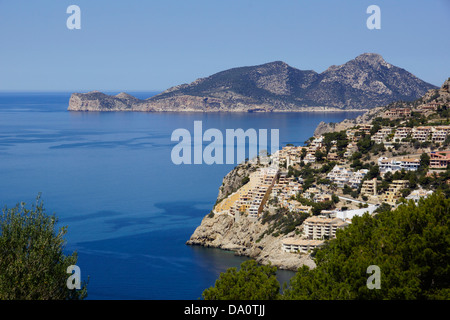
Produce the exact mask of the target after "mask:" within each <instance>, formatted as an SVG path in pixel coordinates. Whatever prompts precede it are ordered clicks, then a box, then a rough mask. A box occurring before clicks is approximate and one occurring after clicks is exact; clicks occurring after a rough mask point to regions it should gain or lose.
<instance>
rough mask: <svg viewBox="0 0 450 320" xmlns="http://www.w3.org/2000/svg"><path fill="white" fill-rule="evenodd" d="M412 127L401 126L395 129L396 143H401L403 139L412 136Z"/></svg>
mask: <svg viewBox="0 0 450 320" xmlns="http://www.w3.org/2000/svg"><path fill="white" fill-rule="evenodd" d="M411 132H412V128H409V127H400V128H397V129H396V130H395V134H394V139H393V141H394V142H396V143H401V142H402V140H403V139H406V138H408V137H410V136H411Z"/></svg>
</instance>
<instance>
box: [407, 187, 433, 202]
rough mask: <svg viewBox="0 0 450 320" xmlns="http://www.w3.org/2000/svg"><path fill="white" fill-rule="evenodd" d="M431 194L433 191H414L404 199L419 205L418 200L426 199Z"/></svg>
mask: <svg viewBox="0 0 450 320" xmlns="http://www.w3.org/2000/svg"><path fill="white" fill-rule="evenodd" d="M431 194H433V191H431V190H424V189H419V190H414V191H413V192H411V193H410V194H409V195H408V196H407V197H406V198H405V199H406V200H413V201H414V203H416V204H417V203H419V201H420V199H425V198H428V197H429V196H430V195H431Z"/></svg>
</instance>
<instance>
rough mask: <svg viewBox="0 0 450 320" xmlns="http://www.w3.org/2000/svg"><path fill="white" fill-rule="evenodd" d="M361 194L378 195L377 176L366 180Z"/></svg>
mask: <svg viewBox="0 0 450 320" xmlns="http://www.w3.org/2000/svg"><path fill="white" fill-rule="evenodd" d="M361 195H365V196H376V195H377V178H373V179H371V180H365V181H364V182H363V184H362V186H361Z"/></svg>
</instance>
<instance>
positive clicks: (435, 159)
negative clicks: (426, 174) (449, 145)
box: [429, 150, 450, 169]
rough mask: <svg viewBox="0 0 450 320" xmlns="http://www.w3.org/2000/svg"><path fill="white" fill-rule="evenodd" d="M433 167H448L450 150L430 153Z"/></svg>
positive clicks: (431, 166)
mask: <svg viewBox="0 0 450 320" xmlns="http://www.w3.org/2000/svg"><path fill="white" fill-rule="evenodd" d="M429 156H430V168H431V169H446V168H447V166H448V165H449V164H450V150H447V151H434V152H431V153H429Z"/></svg>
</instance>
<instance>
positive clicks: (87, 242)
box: [0, 92, 360, 300]
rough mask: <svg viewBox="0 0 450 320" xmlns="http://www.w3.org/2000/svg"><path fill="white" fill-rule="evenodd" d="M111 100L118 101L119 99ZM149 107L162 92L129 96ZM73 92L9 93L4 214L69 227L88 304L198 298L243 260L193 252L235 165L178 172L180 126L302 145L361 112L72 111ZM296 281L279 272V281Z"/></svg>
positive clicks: (1, 189) (4, 102) (1, 111)
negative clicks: (31, 214) (38, 206)
mask: <svg viewBox="0 0 450 320" xmlns="http://www.w3.org/2000/svg"><path fill="white" fill-rule="evenodd" d="M116 93H117V92H115V93H111V94H116ZM131 94H132V95H135V96H137V97H139V98H148V97H150V96H151V95H154V94H155V92H131ZM69 98H70V93H62V92H58V93H41V92H39V93H4V92H3V93H0V205H1V206H2V207H5V206H7V207H13V206H15V205H16V204H17V203H19V202H22V201H24V202H26V203H27V204H28V206H31V204H33V203H34V202H35V199H36V196H37V195H38V193H41V194H42V200H43V201H44V205H45V208H46V210H47V213H49V214H53V213H54V214H56V216H57V217H58V218H59V224H60V225H61V226H67V227H68V232H67V234H66V237H65V239H66V240H67V245H66V250H67V252H68V253H70V252H73V251H75V250H76V251H77V252H78V263H77V265H78V266H79V267H80V269H81V278H82V280H87V278H88V277H89V284H88V299H91V300H99V299H106V300H109V299H114V300H119V299H120V300H128V299H134V300H137V299H139V300H175V299H176V300H191V299H198V298H200V297H201V294H202V292H203V290H204V289H206V288H208V287H210V286H213V285H214V282H215V280H216V279H217V278H218V276H219V274H220V272H224V271H225V270H226V269H227V268H229V267H238V266H239V265H240V264H241V263H242V262H243V261H245V260H246V258H244V257H237V256H235V255H234V254H233V253H232V252H227V251H223V250H218V249H208V248H203V247H195V246H194V247H193V246H187V245H185V242H186V241H187V240H188V239H189V237H190V235H191V234H192V233H193V232H194V230H195V228H196V227H197V226H198V225H199V224H200V222H201V220H202V218H203V217H204V216H205V215H206V214H208V213H209V212H210V210H211V209H212V206H213V204H214V203H215V201H216V197H217V195H218V190H219V187H220V185H221V184H222V179H223V177H224V176H225V175H226V174H227V173H228V172H229V171H230V170H231V169H233V167H234V165H229V164H228V165H206V164H203V165H178V166H177V165H175V164H173V163H172V161H171V151H172V148H173V147H174V145H176V144H177V142H172V141H171V135H172V132H173V131H174V130H175V129H178V128H185V129H188V130H189V131H192V130H193V124H194V121H197V120H200V121H202V123H203V130H206V129H208V128H217V129H219V130H221V131H222V132H224V133H225V130H226V129H238V128H242V129H244V130H246V129H249V128H254V129H257V130H258V129H268V130H270V129H279V135H280V146H284V145H286V144H287V143H293V144H296V145H303V144H304V142H305V141H306V140H307V139H308V138H309V137H311V136H312V134H313V132H314V129H315V127H316V126H317V124H318V123H319V122H320V121H326V122H338V121H341V120H343V119H345V118H354V117H356V116H358V115H359V114H360V113H355V112H350V113H344V112H343V113H276V114H264V113H251V114H248V113H242V114H235V113H220V114H219V113H205V114H203V113H139V112H122V113H121V112H113V113H96V112H69V111H67V107H68V101H69ZM292 275H293V273H292V272H289V271H280V272H279V273H278V279H279V281H280V282H281V283H283V282H288V281H289V278H290V277H291V276H292Z"/></svg>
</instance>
